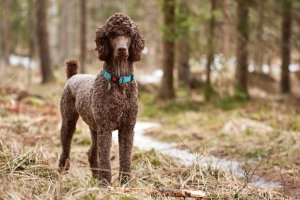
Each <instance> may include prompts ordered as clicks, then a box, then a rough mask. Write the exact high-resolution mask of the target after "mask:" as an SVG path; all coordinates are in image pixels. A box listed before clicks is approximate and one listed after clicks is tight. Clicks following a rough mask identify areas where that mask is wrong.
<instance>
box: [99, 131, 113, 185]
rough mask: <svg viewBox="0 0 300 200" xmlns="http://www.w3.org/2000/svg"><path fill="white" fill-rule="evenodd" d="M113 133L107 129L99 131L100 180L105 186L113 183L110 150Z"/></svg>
mask: <svg viewBox="0 0 300 200" xmlns="http://www.w3.org/2000/svg"><path fill="white" fill-rule="evenodd" d="M111 138H112V133H111V131H108V130H107V129H106V128H100V129H99V130H98V131H97V143H98V158H99V167H100V170H99V180H100V181H101V184H103V185H109V184H110V183H111V166H110V149H111Z"/></svg>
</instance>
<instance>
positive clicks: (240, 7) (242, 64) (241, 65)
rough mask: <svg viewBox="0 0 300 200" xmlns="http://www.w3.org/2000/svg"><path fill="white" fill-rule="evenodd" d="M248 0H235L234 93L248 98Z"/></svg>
mask: <svg viewBox="0 0 300 200" xmlns="http://www.w3.org/2000/svg"><path fill="white" fill-rule="evenodd" d="M248 6H249V5H248V1H245V0H237V20H238V21H237V47H236V60H237V66H236V74H235V95H236V96H240V95H242V96H243V97H246V98H248V87H247V82H248V81H247V76H248V40H249V16H248V15H249V7H248Z"/></svg>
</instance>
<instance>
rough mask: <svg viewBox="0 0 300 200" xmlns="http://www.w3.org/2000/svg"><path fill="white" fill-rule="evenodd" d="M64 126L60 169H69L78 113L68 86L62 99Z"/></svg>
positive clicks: (61, 137) (62, 129)
mask: <svg viewBox="0 0 300 200" xmlns="http://www.w3.org/2000/svg"><path fill="white" fill-rule="evenodd" d="M60 106H61V115H62V126H61V131H60V142H61V145H62V153H61V155H60V159H59V171H60V172H62V171H67V170H68V169H69V167H70V150H71V142H72V138H73V134H74V132H75V129H76V123H77V120H78V117H79V115H78V113H77V111H76V108H75V99H74V98H73V97H72V95H71V92H70V90H69V89H68V88H66V89H65V91H64V93H63V96H62V99H61V105H60Z"/></svg>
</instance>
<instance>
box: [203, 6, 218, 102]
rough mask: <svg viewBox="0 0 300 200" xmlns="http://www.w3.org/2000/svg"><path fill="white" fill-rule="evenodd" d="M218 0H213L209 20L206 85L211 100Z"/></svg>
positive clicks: (206, 96)
mask: <svg viewBox="0 0 300 200" xmlns="http://www.w3.org/2000/svg"><path fill="white" fill-rule="evenodd" d="M216 4H217V1H216V0H211V11H210V14H211V16H210V20H209V35H208V40H207V48H208V50H207V57H206V60H207V63H206V86H205V100H207V101H208V100H209V99H210V96H211V93H212V86H211V79H210V74H211V67H212V65H213V62H214V55H215V42H214V37H215V27H216V18H215V11H216V8H217V5H216Z"/></svg>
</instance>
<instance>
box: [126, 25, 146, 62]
mask: <svg viewBox="0 0 300 200" xmlns="http://www.w3.org/2000/svg"><path fill="white" fill-rule="evenodd" d="M133 33H134V34H133V37H132V41H131V45H130V48H129V61H131V62H136V61H140V60H141V55H142V51H143V49H144V47H145V41H144V38H143V36H142V34H141V33H140V30H139V28H138V26H137V25H134V27H133Z"/></svg>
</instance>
